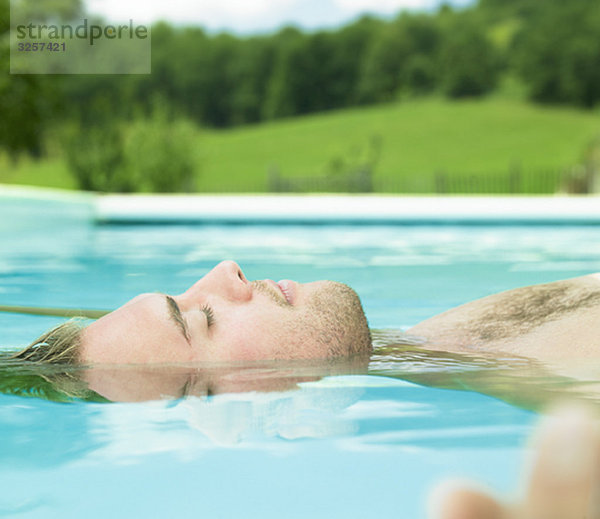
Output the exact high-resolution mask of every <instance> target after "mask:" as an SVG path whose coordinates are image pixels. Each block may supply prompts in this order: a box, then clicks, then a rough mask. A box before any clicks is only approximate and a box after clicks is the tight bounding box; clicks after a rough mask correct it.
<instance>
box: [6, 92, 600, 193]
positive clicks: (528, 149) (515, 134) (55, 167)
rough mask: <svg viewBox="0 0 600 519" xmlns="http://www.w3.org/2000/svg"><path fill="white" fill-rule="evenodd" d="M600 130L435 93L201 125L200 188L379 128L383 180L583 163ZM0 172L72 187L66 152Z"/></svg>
mask: <svg viewBox="0 0 600 519" xmlns="http://www.w3.org/2000/svg"><path fill="white" fill-rule="evenodd" d="M598 135H600V118H599V117H598V115H597V113H594V112H591V111H583V110H578V109H572V108H550V107H540V106H535V105H531V104H528V103H525V102H522V101H515V100H505V99H498V98H488V99H484V100H467V101H453V102H450V101H445V100H441V99H436V98H429V99H422V100H414V101H410V102H408V101H407V102H403V103H394V104H387V105H378V106H375V107H365V108H355V109H348V110H341V111H335V112H329V113H324V114H318V115H310V116H304V117H296V118H291V119H287V120H279V121H275V122H270V123H263V124H258V125H253V126H245V127H238V128H234V129H230V130H218V131H217V130H204V131H202V132H200V133H199V135H198V156H199V166H198V179H197V188H198V190H199V191H201V192H218V191H240V192H248V191H264V190H267V185H268V184H267V178H268V171H269V169H273V168H277V170H278V171H279V172H280V174H281V176H283V177H300V176H324V175H327V174H331V172H332V171H333V170H334V169H335V167H336V165H337V166H338V167H341V166H340V165H341V164H342V163H343V162H344V161H345V162H346V164H351V165H352V164H355V165H356V164H358V163H360V161H361V160H362V158H364V156H365V155H366V154H367V152H368V148H369V142H371V141H372V139H373V138H378V139H379V140H380V142H381V145H380V159H379V160H378V162H377V164H376V167H375V169H374V186H375V189H376V190H380V191H392V190H394V189H396V188H397V187H398V186H400V187H402V186H405V188H406V186H408V189H410V190H412V191H416V192H424V191H428V190H431V189H432V188H433V185H434V184H433V179H434V176H435V174H436V173H438V174H440V173H443V174H444V175H447V176H448V177H449V178H453V177H456V176H457V175H472V176H481V177H485V176H490V175H496V174H500V173H503V172H507V171H508V170H509V169H510V168H511V167H515V165H518V166H519V167H520V169H521V170H522V171H523V172H528V174H531V175H534V176H535V175H536V174H538V173H541V172H542V171H544V170H552V171H560V170H563V169H564V168H567V167H570V166H572V165H574V164H576V163H577V162H578V161H579V160H580V159H581V156H582V153H583V151H584V149H585V146H586V145H587V144H588V143H589V142H590V140H591V139H593V138H595V137H597V136H598ZM0 172H1V173H0V182H9V183H22V184H35V185H47V186H56V187H67V188H72V187H74V182H73V180H72V179H71V178H70V175H69V173H68V171H67V170H66V166H65V164H64V162H63V161H62V160H61V159H60V158H56V159H53V160H46V161H42V162H39V163H36V162H32V161H24V162H21V163H20V164H19V165H18V166H17V167H16V168H13V167H9V166H8V164H7V163H5V164H3V166H2V167H0Z"/></svg>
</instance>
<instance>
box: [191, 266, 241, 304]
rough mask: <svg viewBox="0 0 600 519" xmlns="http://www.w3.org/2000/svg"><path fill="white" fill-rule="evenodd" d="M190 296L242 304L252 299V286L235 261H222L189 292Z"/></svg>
mask: <svg viewBox="0 0 600 519" xmlns="http://www.w3.org/2000/svg"><path fill="white" fill-rule="evenodd" d="M189 292H192V294H191V295H192V296H194V295H196V296H200V294H202V295H203V296H208V295H216V296H219V297H222V298H225V299H228V300H230V301H234V302H243V301H247V300H249V299H251V298H252V285H251V284H250V282H249V281H248V280H247V279H246V276H244V273H243V272H242V269H241V268H240V266H239V265H238V264H237V263H236V262H235V261H222V262H221V263H219V264H218V265H217V266H216V267H214V268H213V269H212V270H211V271H210V272H209V273H208V274H206V275H205V276H204V277H203V278H202V279H201V280H200V281H198V282H197V283H196V284H195V285H194V286H193V287H192V288H190V290H189V291H188V293H189Z"/></svg>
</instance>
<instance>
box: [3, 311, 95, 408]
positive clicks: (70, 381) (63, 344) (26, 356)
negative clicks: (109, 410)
mask: <svg viewBox="0 0 600 519" xmlns="http://www.w3.org/2000/svg"><path fill="white" fill-rule="evenodd" d="M84 327H85V326H84V324H83V321H81V320H71V321H67V322H65V323H62V324H60V325H58V326H55V327H54V328H52V329H50V330H48V331H47V332H45V333H44V334H42V335H41V336H40V337H38V338H37V339H36V340H35V341H33V342H32V343H31V344H29V346H27V347H25V348H23V349H22V350H20V351H17V352H12V351H5V352H0V393H4V394H10V395H18V396H25V397H40V398H44V399H46V400H52V401H55V402H70V401H73V400H86V401H91V402H106V401H107V400H106V399H105V398H103V397H101V396H100V395H98V394H97V393H96V392H94V391H92V390H91V389H89V388H88V386H87V383H86V382H85V380H84V379H83V377H82V376H81V369H82V367H81V366H80V362H79V350H80V345H81V334H82V332H83V329H84Z"/></svg>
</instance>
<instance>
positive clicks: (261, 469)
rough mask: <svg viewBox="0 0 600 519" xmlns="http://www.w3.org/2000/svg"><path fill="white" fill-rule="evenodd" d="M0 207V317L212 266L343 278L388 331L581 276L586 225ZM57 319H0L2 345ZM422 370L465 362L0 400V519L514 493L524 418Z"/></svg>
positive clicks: (177, 288)
mask: <svg viewBox="0 0 600 519" xmlns="http://www.w3.org/2000/svg"><path fill="white" fill-rule="evenodd" d="M0 203H1V204H2V205H1V206H0V217H1V218H0V236H1V242H0V243H1V247H0V300H1V303H2V304H15V305H21V304H25V305H39V306H72V307H99V308H103V307H106V308H113V307H116V306H118V305H120V304H122V303H123V302H125V301H127V300H128V299H129V298H131V297H133V296H134V295H136V294H138V293H139V292H144V291H153V290H161V291H165V292H173V293H178V292H181V291H183V290H184V289H185V288H186V287H187V286H188V285H189V284H191V283H193V282H194V281H195V280H196V279H197V278H198V277H200V276H202V275H203V274H204V273H206V272H207V271H208V270H209V269H210V268H211V267H212V266H214V265H215V264H216V263H217V262H218V261H220V260H222V259H226V258H230V259H235V260H236V261H238V263H239V264H240V265H241V266H242V268H243V269H244V272H245V274H246V276H247V277H248V278H249V279H255V278H265V277H269V278H273V279H280V278H291V279H295V280H298V281H301V282H302V281H311V280H314V279H327V278H329V279H335V280H338V281H342V282H346V283H348V284H350V285H352V286H353V287H354V288H355V289H356V290H357V291H358V293H359V294H360V295H361V297H362V300H363V304H364V306H365V310H366V312H367V315H368V317H369V320H370V323H371V326H372V327H374V328H382V329H387V328H392V329H402V328H406V327H408V326H410V325H412V324H416V323H417V322H418V321H420V320H422V319H425V318H427V317H429V316H431V315H433V314H435V313H438V312H440V311H443V310H445V309H447V308H449V307H451V306H455V305H457V304H460V303H463V302H466V301H468V300H471V299H474V298H477V297H482V296H485V295H487V294H490V293H493V292H497V291H499V290H505V289H509V288H513V287H516V286H520V285H525V284H531V283H540V282H545V281H552V280H555V279H559V278H565V277H572V276H577V275H582V274H587V273H590V272H594V271H600V260H598V258H600V239H599V238H600V229H598V228H596V227H570V226H564V227H550V226H542V227H536V226H529V227H527V226H525V227H516V226H510V227H502V226H493V227H485V226H473V227H456V226H412V227H411V226H408V227H402V226H364V227H360V226H359V227H355V226H343V225H336V226H322V227H321V226H311V227H302V226H293V225H287V226H269V225H263V226H169V227H154V226H143V227H128V226H118V227H111V226H93V225H92V224H91V223H90V222H89V220H88V219H87V217H88V216H89V211H88V209H87V208H86V206H85V205H72V204H64V203H58V202H56V203H55V202H49V201H44V202H43V203H40V202H39V201H38V202H31V201H22V200H21V201H15V200H10V201H6V200H2V201H0ZM59 321H60V320H59V319H54V318H48V317H31V316H21V315H9V314H5V315H0V329H1V330H2V345H3V346H4V347H13V346H20V345H24V344H25V343H27V341H28V340H30V339H31V338H32V337H33V336H35V335H36V334H38V333H40V332H42V331H43V330H45V329H46V328H48V327H49V326H52V325H54V324H56V323H57V322H59ZM253 369H254V371H252V370H253ZM277 369H278V368H277V366H268V367H266V368H265V367H261V368H255V367H252V366H250V367H248V370H249V371H248V373H249V374H250V375H251V374H252V373H255V374H256V376H257V377H261V376H265V373H266V374H267V375H268V376H272V374H273V373H274V372H275V373H276V372H277ZM286 369H287V367H286ZM440 369H441V370H458V371H460V370H461V369H469V368H468V367H467V368H462V367H461V365H460V363H455V364H453V363H452V362H446V363H445V364H443V365H442V367H440V365H439V364H436V361H435V359H427V358H425V359H417V358H415V357H414V356H410V355H407V356H406V357H405V358H403V357H402V353H400V354H398V355H396V356H395V357H394V359H392V358H389V359H388V358H387V357H386V356H385V355H381V356H379V357H378V358H377V359H376V363H375V364H374V368H372V373H371V374H368V373H363V374H356V375H344V374H341V375H330V376H325V377H324V378H320V377H313V378H315V380H307V381H305V382H301V383H299V384H298V385H297V387H294V389H289V390H278V391H270V392H243V393H235V394H233V393H229V394H221V395H216V396H214V397H210V398H198V397H191V398H187V399H183V400H176V401H166V400H162V401H161V400H157V401H152V402H144V403H114V404H95V403H85V402H77V401H75V402H73V403H68V404H60V403H54V402H48V401H45V400H42V399H38V398H23V397H17V396H9V395H0V482H1V487H0V488H1V489H2V490H1V492H0V516H6V517H13V516H17V517H23V518H47V517H93V518H95V517H98V518H100V517H102V518H105V517H205V518H230V517H231V518H239V517H261V518H281V517H286V518H300V517H316V518H321V517H323V518H325V517H327V518H330V517H344V518H365V517H382V516H387V517H401V518H410V519H419V518H423V517H425V500H426V495H427V492H428V490H429V489H430V488H431V486H432V485H433V484H434V483H435V482H437V481H439V480H440V479H443V478H445V477H447V476H459V477H461V478H470V479H475V480H478V481H480V482H482V483H483V484H486V485H488V486H491V487H493V488H494V489H496V490H497V491H499V492H501V493H507V492H511V491H513V490H514V489H515V482H516V481H518V474H519V468H520V465H521V459H522V455H523V453H524V450H525V447H524V445H525V440H526V438H527V436H528V434H529V432H530V431H531V428H532V424H533V423H535V419H536V416H535V414H534V413H533V412H531V411H528V410H525V409H521V408H518V407H514V406H512V405H509V404H508V403H505V402H504V401H502V400H500V399H497V398H494V397H491V396H487V395H484V394H480V393H476V392H473V391H457V390H449V389H439V388H434V387H428V386H425V385H420V384H415V383H413V382H410V381H409V380H413V378H414V377H413V375H417V378H418V375H419V374H422V373H427V372H432V371H436V370H440ZM375 371H377V372H378V373H382V372H384V373H385V374H386V375H387V376H375V375H374V374H373V373H374V372H375ZM303 374H304V375H307V374H308V375H310V372H309V373H306V372H304V373H303ZM409 375H411V376H409ZM482 376H485V373H482ZM306 378H307V379H310V378H311V377H306Z"/></svg>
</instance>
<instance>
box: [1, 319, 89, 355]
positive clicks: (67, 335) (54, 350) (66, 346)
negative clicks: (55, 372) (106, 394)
mask: <svg viewBox="0 0 600 519" xmlns="http://www.w3.org/2000/svg"><path fill="white" fill-rule="evenodd" d="M84 328H85V325H84V324H83V321H81V320H77V319H73V320H70V321H67V322H66V323H62V324H60V325H58V326H55V327H54V328H52V329H50V330H48V331H47V332H45V333H44V334H42V335H41V336H40V337H38V338H37V339H36V340H35V341H33V342H32V343H31V344H29V346H27V347H25V348H23V349H22V350H21V351H18V352H16V353H12V354H10V355H8V356H7V358H9V359H13V360H23V361H28V362H36V363H43V364H71V365H74V364H79V360H80V346H81V335H82V332H83V329H84Z"/></svg>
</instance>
